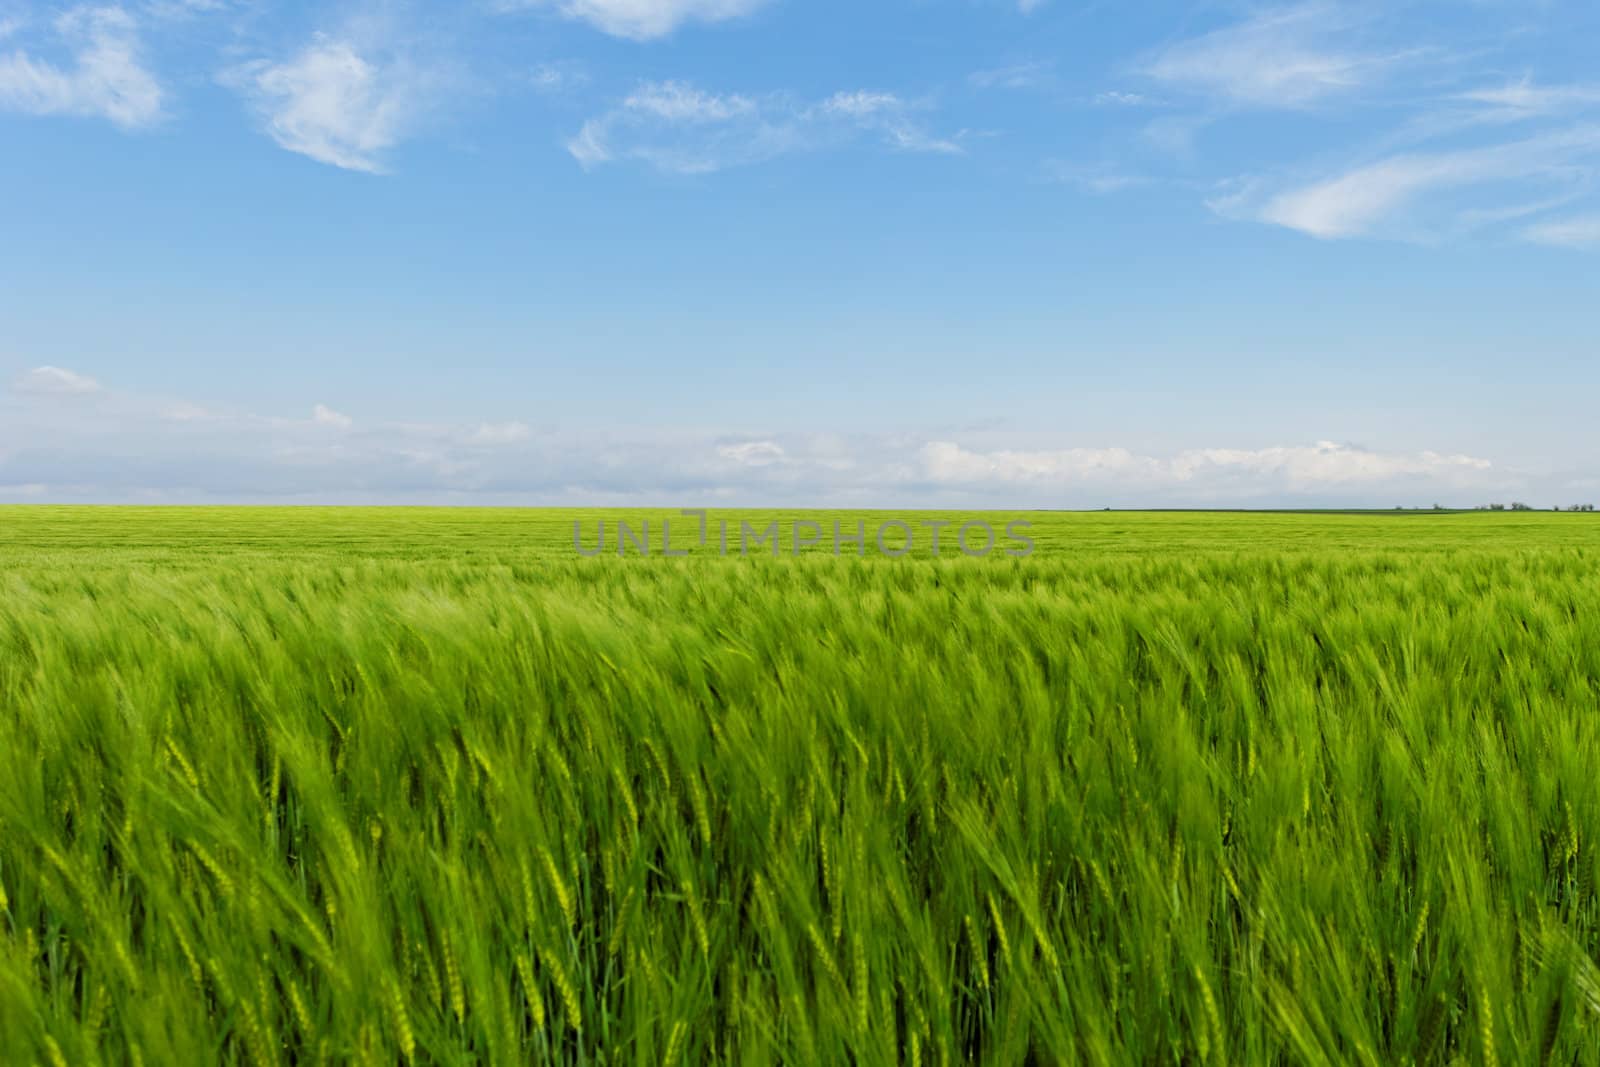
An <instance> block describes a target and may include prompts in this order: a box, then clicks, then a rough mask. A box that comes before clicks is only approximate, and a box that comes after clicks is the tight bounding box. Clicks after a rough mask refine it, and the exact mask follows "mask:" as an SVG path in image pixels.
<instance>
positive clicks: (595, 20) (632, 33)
mask: <svg viewBox="0 0 1600 1067" xmlns="http://www.w3.org/2000/svg"><path fill="white" fill-rule="evenodd" d="M766 2H767V0H500V2H499V3H497V4H496V6H497V7H498V9H499V10H501V11H505V12H511V11H528V10H536V9H550V10H554V11H558V12H560V13H561V14H562V15H565V16H566V17H567V18H572V19H581V20H583V21H584V22H587V23H589V24H590V25H592V26H594V27H595V28H596V29H599V30H602V31H604V32H605V33H609V34H612V35H613V36H616V37H627V38H631V39H633V40H638V41H645V40H650V39H652V38H656V37H664V36H666V35H667V34H669V33H672V32H673V31H674V30H676V29H677V28H678V27H680V26H682V25H684V24H685V23H688V22H723V21H726V20H728V19H735V18H742V17H743V16H745V15H749V14H751V13H752V12H754V11H755V10H756V9H758V8H760V7H762V6H763V5H764V4H765V3H766Z"/></svg>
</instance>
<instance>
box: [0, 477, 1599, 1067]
mask: <svg viewBox="0 0 1600 1067" xmlns="http://www.w3.org/2000/svg"><path fill="white" fill-rule="evenodd" d="M602 514H603V515H604V516H605V518H606V519H607V520H608V521H609V520H614V519H615V518H617V517H619V516H620V517H627V518H631V519H633V520H634V521H639V520H641V519H644V518H652V519H659V518H662V517H669V516H672V515H673V514H674V513H672V512H661V513H650V514H648V515H647V514H645V513H639V512H635V513H619V512H604V513H600V512H561V511H549V512H541V511H510V510H507V511H479V510H472V511H468V510H459V511H457V510H439V511H408V510H375V511H354V510H309V509H308V510H289V509H217V510H207V509H171V510H167V509H80V508H62V509H55V508H12V509H7V508H0V1062H4V1063H21V1064H28V1063H47V1064H59V1063H71V1064H78V1063H91V1062H100V1063H124V1062H139V1063H144V1064H149V1065H156V1064H166V1063H210V1062H216V1061H219V1060H220V1061H223V1062H238V1063H254V1064H288V1063H291V1062H306V1063H315V1062H330V1063H335V1062H337V1063H345V1062H360V1063H373V1064H394V1063H401V1062H406V1063H410V1062H415V1063H448V1064H468V1063H522V1062H543V1061H546V1060H555V1061H561V1062H592V1063H599V1062H604V1063H638V1064H652V1065H653V1064H663V1063H673V1062H676V1063H685V1064H688V1063H699V1062H706V1061H709V1060H718V1061H723V1062H729V1063H737V1064H746V1063H752V1064H759V1063H763V1062H783V1063H795V1064H812V1063H847V1062H855V1063H861V1064H890V1063H921V1064H944V1063H961V1062H968V1061H981V1062H986V1063H1002V1064H1020V1063H1024V1062H1030V1061H1031V1062H1065V1063H1077V1062H1085V1063H1156V1062H1163V1063H1249V1064H1268V1063H1312V1064H1344V1063H1363V1064H1373V1065H1389V1064H1400V1063H1407V1062H1411V1063H1448V1062H1453V1061H1459V1062H1464V1063H1472V1064H1495V1063H1505V1064H1512V1063H1535V1062H1550V1063H1582V1064H1593V1063H1600V965H1597V961H1600V895H1597V879H1600V775H1597V774H1596V768H1597V767H1600V520H1597V519H1596V518H1595V517H1594V516H1592V515H1567V514H1561V515H1553V514H1532V515H1528V514H1509V513H1504V514H1474V515H1429V514H1410V513H1404V514H1376V515H1288V514H1285V515H1196V514H1156V515H1139V514H1123V513H1093V514H1043V513H1035V514H1028V515H1022V514H1018V515H1012V516H993V515H983V516H979V517H982V518H985V519H988V520H989V521H990V522H993V523H995V524H996V525H997V526H1000V525H1003V523H1004V522H1005V521H1008V520H1009V519H1012V518H1023V519H1027V520H1030V521H1031V522H1032V523H1033V528H1032V530H1031V535H1032V536H1033V538H1034V540H1035V543H1036V549H1035V552H1034V554H1033V556H1032V557H1030V558H1028V559H1023V560H1018V559H1011V558H1006V557H1004V556H1002V555H1000V554H998V553H997V554H996V555H995V556H994V557H993V558H989V559H982V560H978V559H968V558H964V557H960V556H957V555H954V554H949V555H947V556H946V558H943V559H941V560H937V561H935V560H932V559H927V558H921V559H905V560H885V559H881V558H868V559H865V560H861V559H856V558H843V559H836V558H834V557H833V556H832V555H831V547H825V548H824V549H823V550H822V551H820V552H817V551H813V552H812V553H810V554H808V555H806V556H804V557H802V558H800V559H793V558H788V557H787V556H786V557H785V558H782V559H778V560H773V559H771V558H770V557H769V556H761V557H753V558H750V559H736V558H735V559H719V558H713V557H710V556H706V555H704V554H702V555H701V556H699V557H696V558H690V559H687V560H677V559H674V560H666V559H659V558H657V559H640V558H636V557H630V558H627V559H619V558H617V557H616V556H615V555H608V556H606V557H601V558H595V559H583V558H579V557H578V556H577V554H576V552H575V551H574V550H573V545H572V522H573V520H574V519H578V518H581V519H582V520H583V521H584V522H585V524H586V525H585V529H586V530H587V531H588V532H589V535H590V536H592V532H593V530H594V527H595V522H596V520H597V519H598V518H599V517H600V516H601V515H602ZM720 515H731V516H732V517H733V518H734V520H735V521H737V520H738V518H739V517H740V513H714V516H720ZM744 516H745V517H747V518H751V519H754V518H755V517H756V516H755V514H754V513H744ZM807 517H814V518H817V519H818V520H819V521H822V522H823V523H824V524H825V525H831V522H832V520H833V519H834V518H841V519H844V520H846V521H847V522H849V523H851V524H853V523H854V522H855V521H856V519H857V518H858V517H860V516H858V514H857V513H819V515H817V516H807ZM895 517H899V518H909V519H913V520H916V519H921V518H923V517H925V516H919V515H915V514H913V515H905V514H900V513H897V514H895V515H890V514H888V513H884V514H882V515H878V516H868V521H869V526H870V525H872V524H875V523H876V522H877V521H879V520H880V519H887V518H895ZM945 517H950V516H945ZM676 521H677V520H674V523H675V526H676ZM765 521H766V518H764V517H763V518H761V522H763V523H764V522H765ZM685 522H686V523H687V522H689V520H685ZM685 528H686V529H687V528H688V527H687V525H686V527H685Z"/></svg>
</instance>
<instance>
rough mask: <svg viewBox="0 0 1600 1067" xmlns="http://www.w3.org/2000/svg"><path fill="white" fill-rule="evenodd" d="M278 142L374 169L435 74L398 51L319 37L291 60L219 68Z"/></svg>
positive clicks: (421, 107) (420, 108) (401, 135)
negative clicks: (224, 72) (398, 53)
mask: <svg viewBox="0 0 1600 1067" xmlns="http://www.w3.org/2000/svg"><path fill="white" fill-rule="evenodd" d="M223 80H224V82H225V83H226V84H228V85H230V86H232V87H234V88H236V89H237V90H239V91H240V92H241V93H242V94H243V95H244V96H245V98H246V99H247V100H248V101H249V102H250V104H251V105H252V106H253V107H254V108H255V109H256V111H257V112H258V113H259V114H260V115H261V117H262V119H263V121H264V122H265V124H266V131H267V133H268V134H269V135H270V136H271V137H272V139H273V140H274V141H276V142H277V143H278V144H279V145H280V146H281V147H283V148H285V149H288V150H289V151H290V152H297V153H299V154H301V155H304V156H309V157H310V158H311V159H314V160H316V161H318V162H319V163H328V164H331V165H333V166H335V167H341V168H344V169H345V170H356V171H365V172H367V173H382V171H383V170H384V165H383V157H384V154H385V153H386V152H387V151H388V150H389V149H391V148H393V147H394V146H395V145H397V144H398V143H400V141H402V140H403V139H405V138H406V137H407V136H408V135H410V134H411V133H412V132H414V131H415V129H416V127H417V125H418V124H419V122H420V120H421V117H422V114H423V113H424V112H425V110H426V109H427V107H428V104H429V97H430V93H431V92H432V91H433V90H436V89H437V88H438V84H437V79H436V77H435V76H434V75H432V74H431V73H430V72H428V71H426V70H424V69H422V68H420V67H419V66H417V65H416V64H414V63H413V62H411V61H410V60H408V59H407V58H405V57H404V56H401V55H397V54H392V53H389V52H388V50H385V49H381V48H363V47H362V46H360V45H359V44H357V43H356V42H354V41H351V40H345V39H341V38H337V37H332V36H328V35H324V34H319V35H317V37H315V38H314V39H313V40H312V41H311V43H310V44H308V45H307V46H306V47H305V48H303V49H301V50H300V51H299V52H298V53H296V54H295V55H293V56H292V57H290V58H288V59H285V60H282V61H279V62H270V61H267V60H258V61H256V62H253V63H248V64H245V65H243V66H240V67H236V68H233V69H232V70H229V71H228V72H226V74H225V75H224V77H223Z"/></svg>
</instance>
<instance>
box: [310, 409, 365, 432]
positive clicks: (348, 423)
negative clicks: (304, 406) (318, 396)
mask: <svg viewBox="0 0 1600 1067" xmlns="http://www.w3.org/2000/svg"><path fill="white" fill-rule="evenodd" d="M311 421H312V422H314V423H316V424H317V425H318V426H331V427H333V428H334V429H335V430H348V429H349V428H350V427H352V426H354V425H355V420H354V419H352V418H351V417H350V416H349V415H346V414H344V413H342V412H338V411H335V410H333V409H332V408H330V407H328V406H327V405H326V404H318V405H316V406H315V407H313V408H312V409H311Z"/></svg>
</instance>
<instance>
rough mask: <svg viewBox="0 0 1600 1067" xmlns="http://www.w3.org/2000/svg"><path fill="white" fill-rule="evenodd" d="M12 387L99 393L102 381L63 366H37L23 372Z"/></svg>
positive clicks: (72, 393)
mask: <svg viewBox="0 0 1600 1067" xmlns="http://www.w3.org/2000/svg"><path fill="white" fill-rule="evenodd" d="M12 388H13V389H15V390H16V391H17V392H19V393H34V394H39V393H55V394H58V395H77V396H82V395H84V394H86V393H98V392H99V391H100V383H99V382H97V381H95V380H94V379H93V378H91V377H89V376H88V375H86V374H79V373H77V372H76V371H70V370H65V369H63V368H61V367H49V366H45V367H35V368H34V369H33V370H30V371H28V372H27V373H26V374H23V375H22V376H21V377H19V378H18V379H17V380H16V381H15V382H14V383H13V384H12Z"/></svg>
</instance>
